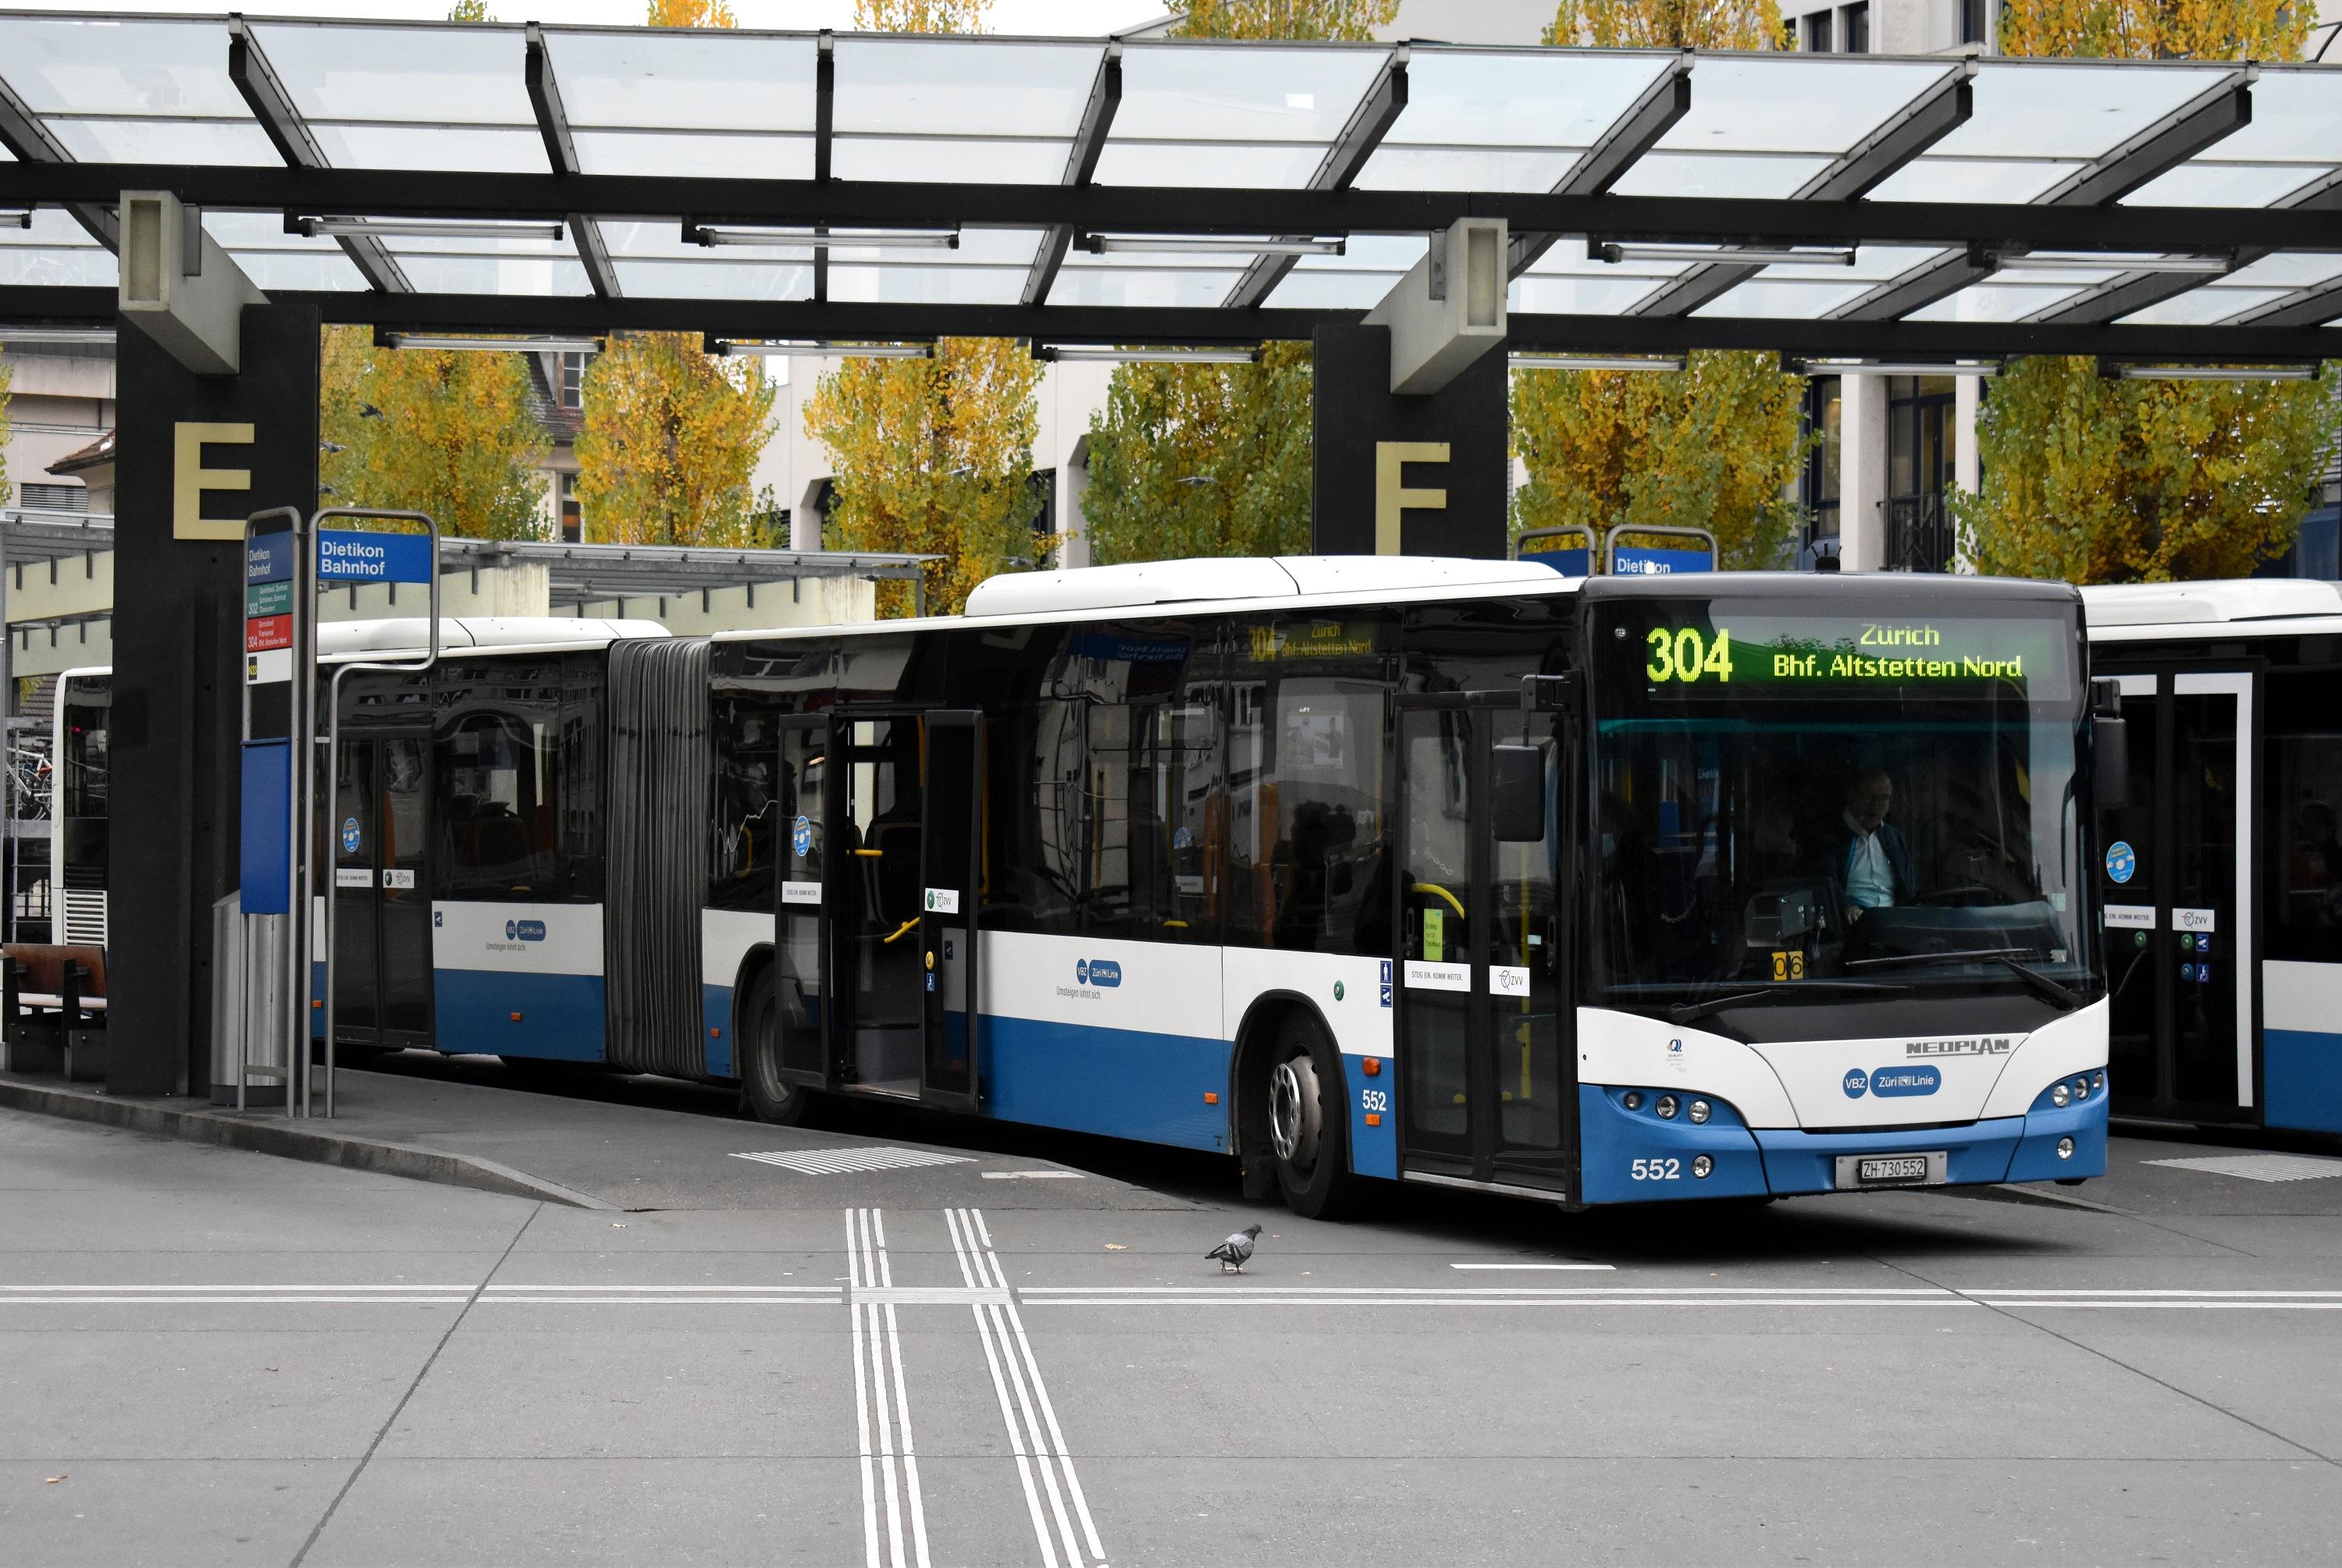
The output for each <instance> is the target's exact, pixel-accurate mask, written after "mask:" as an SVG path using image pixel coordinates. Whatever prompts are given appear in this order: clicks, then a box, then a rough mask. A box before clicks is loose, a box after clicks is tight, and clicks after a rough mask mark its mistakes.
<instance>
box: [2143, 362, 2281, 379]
mask: <svg viewBox="0 0 2342 1568" xmlns="http://www.w3.org/2000/svg"><path fill="white" fill-rule="evenodd" d="M2317 371H2318V367H2317V365H2108V364H2107V362H2105V361H2103V360H2101V361H2100V362H2099V364H2098V374H2100V375H2112V376H2113V377H2114V378H2115V379H2116V380H2117V381H2316V380H2317Z"/></svg>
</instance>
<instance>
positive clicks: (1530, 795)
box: [1488, 745, 1545, 844]
mask: <svg viewBox="0 0 2342 1568" xmlns="http://www.w3.org/2000/svg"><path fill="white" fill-rule="evenodd" d="M1488 786H1489V788H1488V793H1489V795H1490V796H1491V799H1490V802H1489V804H1490V808H1491V810H1490V816H1491V819H1492V821H1493V824H1494V826H1495V828H1496V842H1497V843H1499V844H1536V842H1538V841H1539V840H1540V839H1542V838H1544V837H1545V748H1544V747H1543V746H1506V745H1499V746H1495V747H1492V748H1491V764H1490V767H1489V773H1488Z"/></svg>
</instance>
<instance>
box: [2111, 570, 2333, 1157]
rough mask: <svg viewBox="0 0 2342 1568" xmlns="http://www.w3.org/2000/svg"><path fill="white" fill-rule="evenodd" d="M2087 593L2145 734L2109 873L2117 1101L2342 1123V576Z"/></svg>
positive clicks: (2177, 1112) (2292, 1127)
mask: <svg viewBox="0 0 2342 1568" xmlns="http://www.w3.org/2000/svg"><path fill="white" fill-rule="evenodd" d="M2082 597H2083V600H2084V602H2085V603H2086V604H2087V607H2088V610H2089V617H2090V641H2091V644H2092V654H2093V656H2094V658H2095V659H2096V661H2097V668H2098V670H2099V673H2100V674H2105V675H2107V676H2109V677H2111V678H2113V679H2115V680H2117V681H2119V682H2120V683H2121V685H2122V692H2123V708H2124V713H2125V714H2126V715H2127V718H2126V727H2127V729H2128V731H2129V737H2130V745H2129V752H2130V755H2129V764H2130V784H2129V788H2128V790H2127V792H2126V793H2127V803H2126V804H2124V805H2122V806H2121V807H2119V808H2118V809H2117V810H2115V811H2112V812H2110V813H2109V814H2107V818H2106V821H2105V824H2104V827H2103V834H2104V838H2105V841H2106V843H2107V846H2108V850H2109V854H2108V856H2107V860H2106V863H2105V865H2104V868H2103V870H2102V871H2101V873H2100V883H2101V892H2102V896H2103V899H2104V902H2105V907H2106V924H2107V948H2108V952H2107V974H2108V977H2109V979H2110V981H2111V983H2112V994H2113V1011H2112V1017H2111V1022H2110V1028H2111V1034H2112V1039H2111V1049H2112V1053H2113V1058H2114V1067H2115V1070H2116V1079H2115V1082H2116V1084H2117V1085H2118V1092H2117V1099H2116V1103H2115V1104H2116V1108H2117V1111H2119V1112H2120V1113H2122V1114H2127V1115H2134V1116H2140V1117H2147V1118H2154V1119H2158V1120H2169V1121H2180V1122H2189V1123H2195V1124H2203V1125H2214V1126H2223V1127H2253V1128H2264V1129H2271V1130H2286V1131H2294V1132H2310V1133H2326V1134H2337V1133H2342V834H2337V823H2342V585H2337V584H2333V583H2325V582H2311V581H2297V580H2289V579H2259V580H2255V581H2249V582H2209V583H2154V584H2121V585H2110V586H2106V587H2091V588H2085V589H2083V590H2082Z"/></svg>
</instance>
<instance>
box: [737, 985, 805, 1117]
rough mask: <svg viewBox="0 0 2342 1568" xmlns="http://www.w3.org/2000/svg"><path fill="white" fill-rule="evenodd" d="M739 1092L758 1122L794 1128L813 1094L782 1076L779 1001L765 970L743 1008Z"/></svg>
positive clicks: (743, 1002) (751, 989) (749, 990)
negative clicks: (743, 1096)
mask: <svg viewBox="0 0 2342 1568" xmlns="http://www.w3.org/2000/svg"><path fill="white" fill-rule="evenodd" d="M736 1033H737V1038H738V1041H739V1044H740V1058H741V1059H740V1092H741V1093H742V1094H743V1095H745V1096H746V1099H747V1102H748V1109H749V1110H750V1111H752V1112H754V1113H755V1114H756V1120H758V1121H759V1122H772V1123H776V1124H780V1125H782V1126H794V1125H796V1124H797V1123H798V1122H801V1121H803V1120H804V1119H805V1114H806V1100H807V1099H809V1098H810V1097H811V1094H810V1091H808V1090H806V1088H805V1087H804V1086H803V1085H802V1084H792V1083H790V1082H789V1081H788V1080H787V1079H786V1078H784V1077H782V1076H781V1018H780V1001H779V997H778V995H777V994H776V992H775V990H774V987H773V972H772V971H771V970H770V969H766V971H765V972H764V973H763V974H759V975H757V976H756V979H755V980H754V981H752V982H750V983H749V985H748V994H747V995H746V997H745V998H744V999H743V1000H742V1003H741V1006H740V1027H739V1029H738V1031H737V1032H736Z"/></svg>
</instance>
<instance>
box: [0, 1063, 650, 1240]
mask: <svg viewBox="0 0 2342 1568" xmlns="http://www.w3.org/2000/svg"><path fill="white" fill-rule="evenodd" d="M0 1106H5V1107H7V1108H8V1109H10V1110H15V1111H30V1112H33V1113H35V1114H38V1115H44V1116H56V1117H61V1118H63V1119H65V1120H66V1121H72V1122H95V1123H97V1124H101V1125H104V1126H108V1127H124V1128H127V1129H129V1130H130V1131H132V1132H137V1133H151V1134H156V1135H158V1136H161V1137H165V1138H181V1139H185V1141H187V1142H189V1143H195V1144H222V1145H225V1147H228V1148H232V1149H248V1150H250V1151H252V1152H253V1153H254V1154H275V1155H277V1156H278V1157H280V1158H283V1159H287V1160H307V1161H309V1162H311V1163H313V1164H320V1165H339V1166H341V1167H342V1168H343V1169H345V1170H352V1171H373V1172H375V1173H377V1174H381V1175H385V1176H404V1177H406V1178H407V1179H408V1180H410V1181H417V1182H436V1183H440V1184H441V1185H443V1186H451V1187H471V1188H474V1189H475V1190H477V1191H480V1192H484V1193H503V1194H504V1195H505V1196H506V1197H513V1198H534V1199H536V1200H538V1201H540V1202H543V1203H559V1204H562V1205H563V1206H564V1207H566V1208H573V1209H609V1210H614V1211H616V1210H618V1209H619V1207H620V1205H618V1204H616V1203H607V1202H605V1201H604V1200H602V1199H600V1198H597V1197H595V1196H593V1195H592V1194H591V1193H580V1192H576V1191H575V1190H573V1189H571V1188H568V1187H565V1186H562V1185H560V1184H558V1183H554V1182H548V1181H545V1180H544V1179H542V1178H541V1177H537V1176H532V1175H530V1174H527V1173H526V1172H525V1171H516V1170H514V1169H513V1168H512V1167H511V1166H510V1165H506V1164H499V1163H498V1162H496V1161H495V1160H484V1159H481V1158H479V1157H477V1156H475V1155H471V1154H448V1153H447V1152H445V1150H442V1149H425V1148H418V1147H417V1146H415V1144H393V1143H386V1142H385V1141H383V1140H380V1139H376V1138H357V1137H352V1136H350V1135H349V1134H346V1133H324V1132H318V1131H316V1130H315V1127H314V1126H312V1125H309V1124H302V1123H297V1122H286V1121H284V1120H273V1121H259V1122H254V1121H243V1120H239V1119H237V1118H236V1117H235V1116H232V1115H222V1114H217V1113H215V1112H212V1111H208V1110H198V1109H196V1108H195V1107H194V1106H192V1105H178V1104H170V1103H168V1102H156V1101H153V1100H117V1099H114V1098H111V1097H109V1096H107V1095H104V1094H93V1093H90V1092H89V1091H86V1090H82V1089H68V1088H63V1087H59V1086H55V1085H52V1084H28V1083H25V1081H23V1080H22V1079H11V1078H0Z"/></svg>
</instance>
